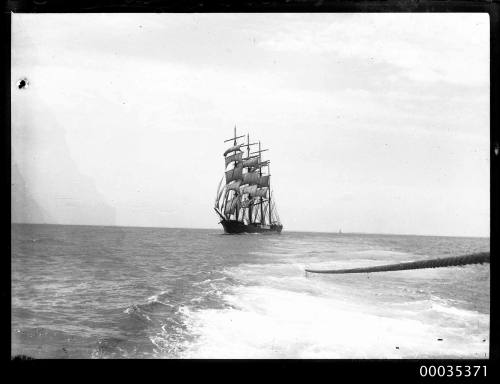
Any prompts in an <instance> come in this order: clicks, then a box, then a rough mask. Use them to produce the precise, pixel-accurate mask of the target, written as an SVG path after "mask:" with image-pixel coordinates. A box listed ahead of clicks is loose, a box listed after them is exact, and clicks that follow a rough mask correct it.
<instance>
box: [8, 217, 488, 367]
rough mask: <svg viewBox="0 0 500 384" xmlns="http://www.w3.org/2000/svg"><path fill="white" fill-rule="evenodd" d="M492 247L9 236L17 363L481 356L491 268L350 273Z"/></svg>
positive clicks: (195, 235)
mask: <svg viewBox="0 0 500 384" xmlns="http://www.w3.org/2000/svg"><path fill="white" fill-rule="evenodd" d="M489 247H490V242H489V239H488V238H453V237H430V236H396V235H366V234H334V233H333V234H332V233H301V232H288V231H286V230H285V231H284V232H283V233H282V234H281V235H261V234H248V235H224V234H223V233H222V229H219V230H216V229H210V230H208V229H207V230H203V229H166V228H165V229H163V228H122V227H97V226H58V225H26V224H14V225H13V226H12V270H11V275H12V318H11V325H12V355H16V354H25V355H28V356H32V357H35V358H372V359H373V358H375V359H376V358H396V359H398V358H487V357H488V356H489V353H488V351H489V326H490V323H489V308H490V304H489V303H490V296H489V292H490V268H489V264H485V265H471V266H464V267H451V268H438V269H422V270H411V271H395V272H382V273H372V274H350V275H314V274H308V275H306V274H305V272H304V268H306V267H309V268H317V269H322V268H324V269H327V268H328V269H333V268H350V267H361V266H370V265H379V264H387V263H393V262H394V263H396V262H398V263H399V262H405V261H414V260H422V259H428V258H435V257H446V256H453V255H461V254H465V253H469V252H478V251H489Z"/></svg>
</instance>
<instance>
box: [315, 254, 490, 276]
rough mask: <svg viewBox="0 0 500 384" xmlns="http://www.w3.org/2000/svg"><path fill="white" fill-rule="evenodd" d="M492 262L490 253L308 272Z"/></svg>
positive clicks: (361, 271)
mask: <svg viewBox="0 0 500 384" xmlns="http://www.w3.org/2000/svg"><path fill="white" fill-rule="evenodd" d="M489 262H490V253H489V252H481V253H472V254H470V255H463V256H454V257H445V258H441V259H432V260H420V261H412V262H409V263H399V264H388V265H378V266H375V267H366V268H351V269H331V270H316V269H306V272H311V273H330V274H343V273H369V272H385V271H403V270H406V269H421V268H440V267H454V266H457V265H467V264H482V263H489Z"/></svg>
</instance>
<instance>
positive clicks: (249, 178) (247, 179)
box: [243, 172, 260, 184]
mask: <svg viewBox="0 0 500 384" xmlns="http://www.w3.org/2000/svg"><path fill="white" fill-rule="evenodd" d="M259 179H260V176H259V174H258V173H254V172H248V173H245V174H244V175H243V184H257V183H258V182H259Z"/></svg>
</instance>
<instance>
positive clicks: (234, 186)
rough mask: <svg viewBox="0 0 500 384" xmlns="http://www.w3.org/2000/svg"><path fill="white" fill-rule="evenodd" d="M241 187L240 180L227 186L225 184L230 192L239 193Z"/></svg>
mask: <svg viewBox="0 0 500 384" xmlns="http://www.w3.org/2000/svg"><path fill="white" fill-rule="evenodd" d="M240 185H241V180H233V181H231V182H230V183H229V184H227V186H226V188H227V189H228V190H229V191H230V190H233V191H239V188H240Z"/></svg>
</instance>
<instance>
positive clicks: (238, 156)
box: [226, 152, 245, 167]
mask: <svg viewBox="0 0 500 384" xmlns="http://www.w3.org/2000/svg"><path fill="white" fill-rule="evenodd" d="M242 159H243V152H240V153H235V154H234V155H231V156H228V157H226V167H227V165H228V164H229V163H230V162H232V161H237V162H240V161H242ZM243 166H244V167H245V164H244V163H243Z"/></svg>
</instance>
